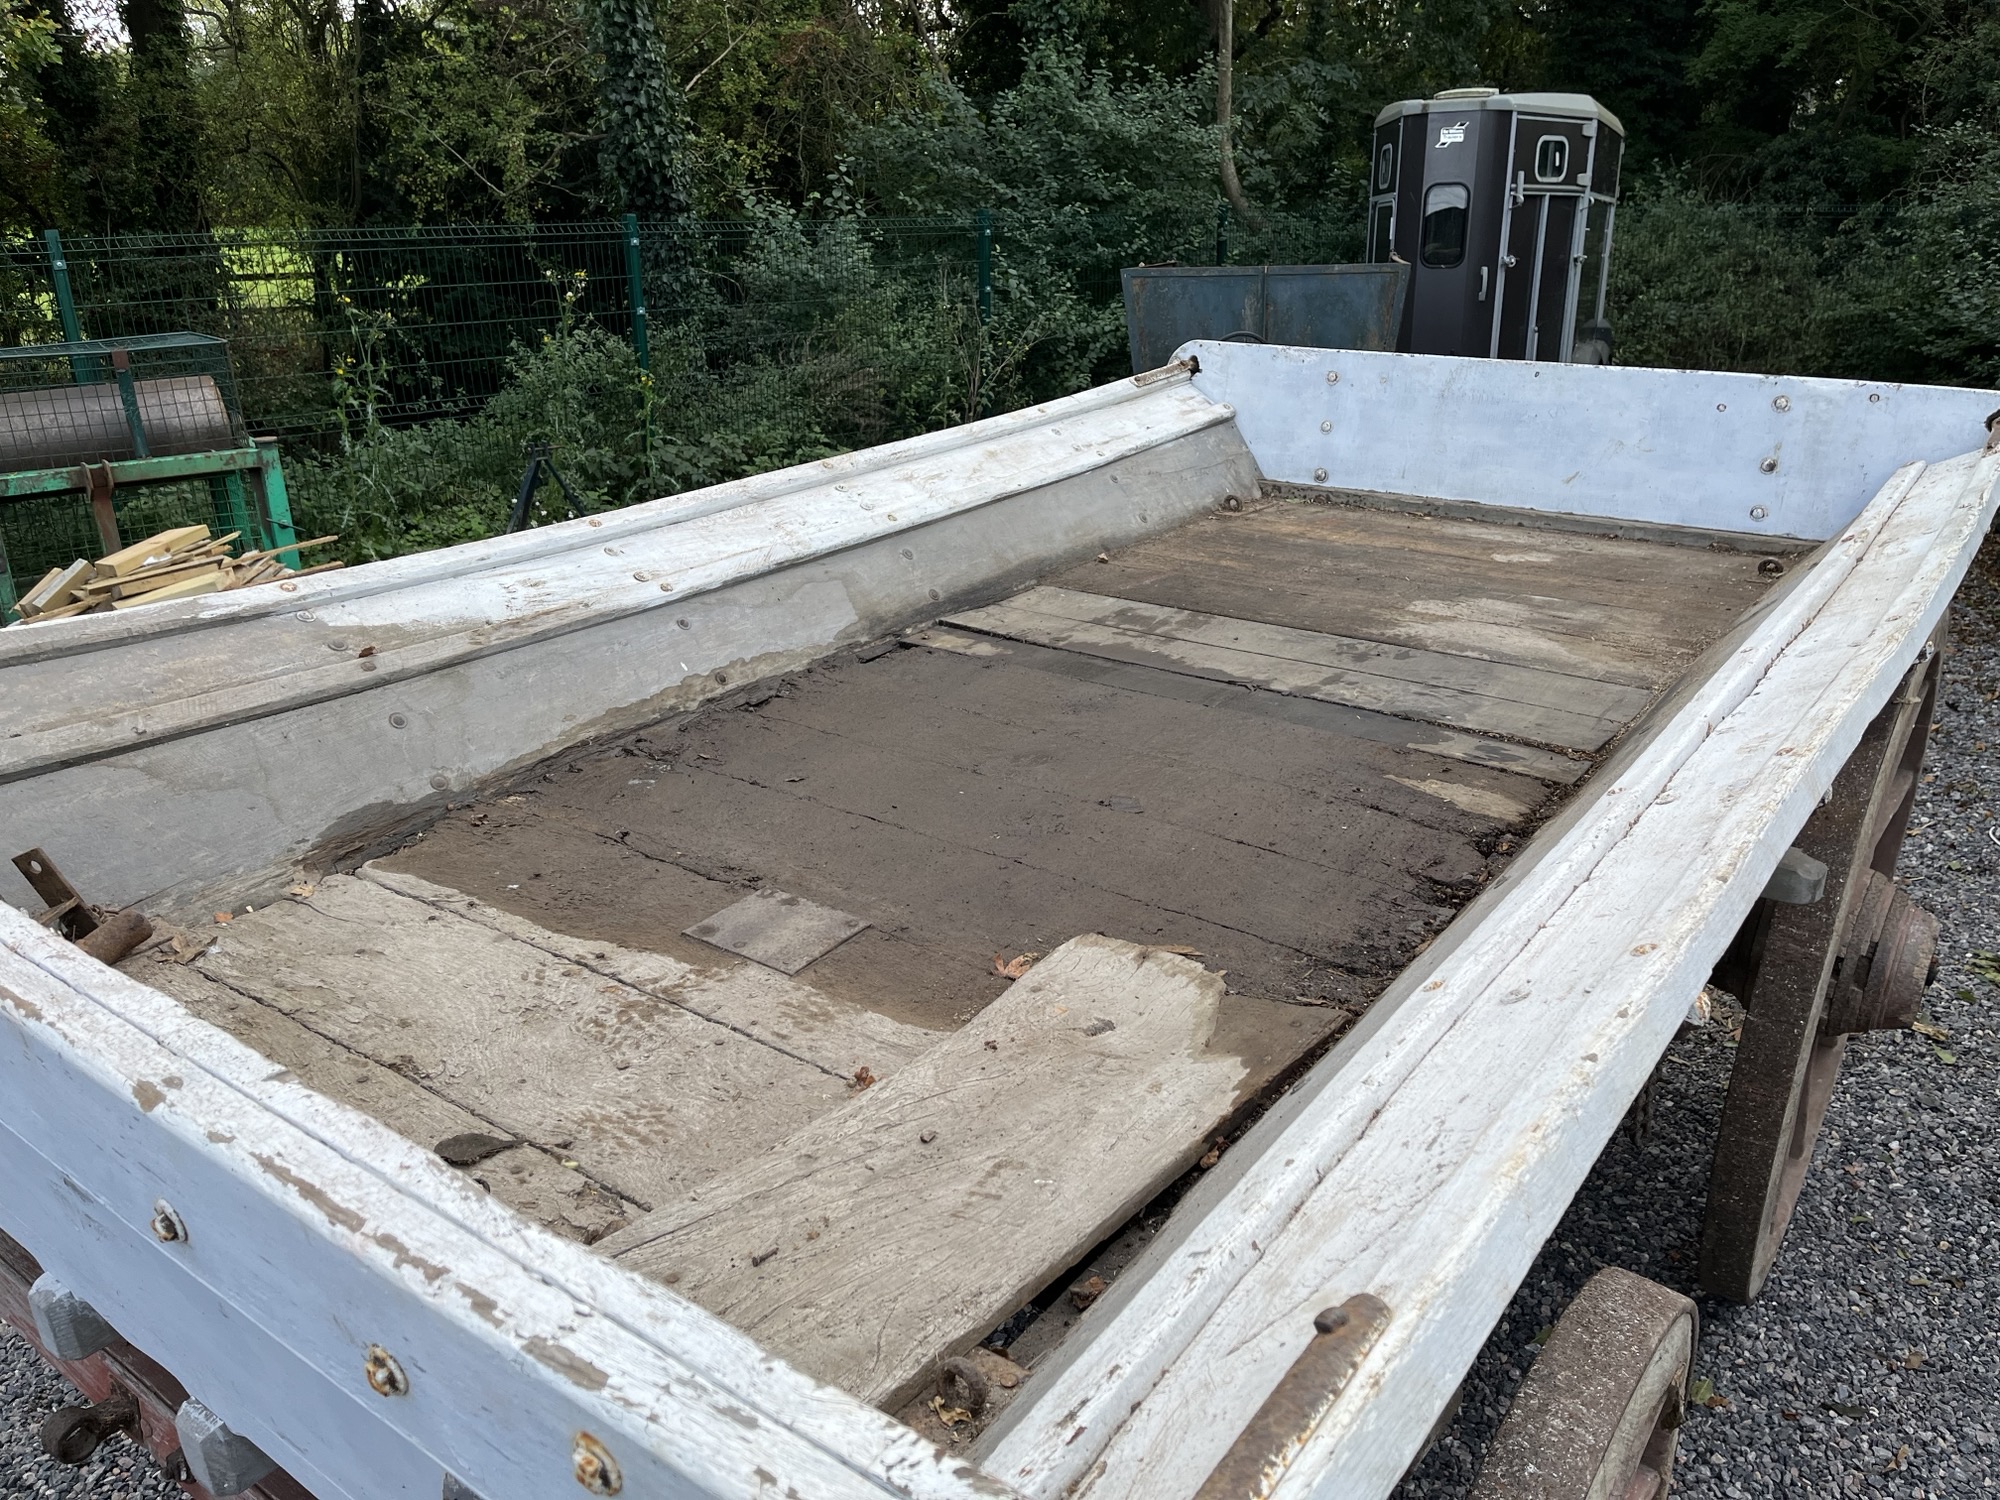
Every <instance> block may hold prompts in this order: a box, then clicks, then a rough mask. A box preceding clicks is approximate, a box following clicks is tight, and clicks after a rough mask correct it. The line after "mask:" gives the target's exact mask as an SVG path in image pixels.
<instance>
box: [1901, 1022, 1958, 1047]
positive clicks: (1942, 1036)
mask: <svg viewBox="0 0 2000 1500" xmlns="http://www.w3.org/2000/svg"><path fill="white" fill-rule="evenodd" d="M1910 1030H1912V1031H1914V1032H1915V1033H1916V1034H1917V1035H1918V1036H1927V1037H1929V1038H1930V1039H1931V1040H1932V1041H1934V1042H1948V1041H1950V1040H1951V1033H1950V1032H1949V1031H1946V1030H1945V1029H1944V1028H1943V1027H1942V1026H1940V1025H1938V1023H1937V1022H1935V1021H1912V1022H1910Z"/></svg>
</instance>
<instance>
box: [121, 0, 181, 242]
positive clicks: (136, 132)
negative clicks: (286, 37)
mask: <svg viewBox="0 0 2000 1500" xmlns="http://www.w3.org/2000/svg"><path fill="white" fill-rule="evenodd" d="M119 15H120V17H121V18H122V19H123V20H124V22H125V31H126V34H127V35H128V36H129V37H130V38H131V43H130V53H129V59H130V60H129V64H128V76H127V78H126V83H125V88H124V91H123V92H122V94H121V95H120V97H119V106H120V107H119V110H118V134H119V137H120V139H119V145H120V147H121V148H122V149H121V150H120V151H119V152H118V155H117V164H118V167H119V168H122V171H120V172H119V173H118V176H119V177H122V179H123V180H122V182H121V183H120V184H119V191H118V192H117V193H116V194H115V195H112V198H111V202H110V203H109V205H108V206H109V207H110V208H111V210H112V212H113V213H114V214H115V215H116V216H117V218H118V221H119V222H118V223H117V227H118V228H119V229H124V230H156V231H162V232H173V231H183V230H189V229H196V228H199V227H200V226H201V224H202V222H203V219H204V215H203V212H202V193H201V187H202V172H201V167H202V162H201V114H200V111H199V109H198V108H197V105H196V100H195V91H194V79H193V76H192V64H193V54H194V44H193V38H192V37H191V36H190V34H189V32H188V19H187V8H186V6H185V4H184V0H121V4H120V5H119ZM106 175H107V177H108V176H110V173H109V172H107V173H106ZM114 180H115V179H114Z"/></svg>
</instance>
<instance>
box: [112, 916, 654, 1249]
mask: <svg viewBox="0 0 2000 1500" xmlns="http://www.w3.org/2000/svg"><path fill="white" fill-rule="evenodd" d="M119 967H120V968H122V969H124V971H125V972H126V973H128V974H130V975H131V976H132V977H133V978H134V979H137V980H138V981H139V982H140V983H142V984H149V985H151V986H152V987H153V988H154V989H156V990H159V991H161V992H163V993H164V994H168V995H171V996H172V997H173V998H174V999H176V1000H178V1001H179V1002H180V1003H181V1004H182V1005H184V1006H186V1007H187V1009H188V1011H189V1012H190V1013H191V1014H193V1015H196V1016H199V1017H200V1018H201V1019H202V1020H204V1021H207V1022H208V1023H209V1024H211V1025H213V1026H219V1027H221V1028H222V1030H224V1031H226V1032H228V1033H229V1034H230V1035H231V1036H233V1037H235V1038H236V1039H237V1040H238V1041H239V1042H243V1043H246V1044H247V1045H249V1046H252V1047H255V1048H256V1049H257V1051H258V1052H260V1053H261V1054H263V1055H264V1056H265V1057H267V1058H269V1059H270V1060H271V1061H272V1062H274V1063H276V1064H277V1065H278V1066H279V1067H281V1068H289V1069H291V1071H292V1072H293V1073H295V1074H297V1075H298V1077H299V1081H300V1082H302V1083H304V1084H305V1085H306V1086H307V1087H308V1088H311V1089H313V1090H315V1091H316V1092H318V1093H321V1094H324V1095H326V1096H327V1098H329V1099H338V1100H339V1101H340V1102H341V1103H343V1104H350V1105H352V1106H354V1108H356V1109H359V1110H364V1111H366V1112H367V1113H368V1114H370V1115H373V1116H374V1117H375V1118H376V1119H378V1120H380V1121H381V1122H382V1123H383V1124H384V1125H387V1126H388V1127H389V1128H390V1129H391V1130H394V1131H395V1132H396V1133H397V1134H399V1135H401V1136H403V1137H404V1138H405V1139H407V1140H411V1141H415V1142H416V1143H417V1144H418V1145H420V1146H425V1147H430V1148H435V1147H436V1145H437V1143H438V1142H440V1141H442V1140H445V1139H447V1138H449V1137H451V1136H455V1135H471V1134H478V1135H496V1134H497V1135H499V1136H501V1137H505V1136H506V1135H507V1134H508V1131H507V1129H506V1127H504V1126H501V1125H499V1124H497V1123H496V1122H495V1121H493V1120H491V1119H488V1118H487V1117H485V1116H484V1115H479V1114H475V1113H473V1112H472V1111H470V1110H468V1109H466V1108H464V1107H463V1106H462V1105H459V1104H456V1103H454V1102H453V1101H452V1100H450V1099H447V1098H446V1097H445V1096H444V1095H443V1094H440V1093H438V1092H437V1091H436V1089H435V1088H434V1087H432V1086H431V1085H430V1083H429V1082H428V1081H426V1080H423V1079H422V1078H421V1077H416V1078H413V1077H410V1076H408V1075H406V1074H404V1073H400V1072H398V1071H397V1070H396V1069H395V1068H393V1067H389V1066H386V1065H385V1064H384V1062H383V1061H382V1060H380V1059H378V1058H375V1057H371V1056H368V1055H367V1054H365V1053H362V1052H358V1051H356V1050H355V1049H354V1048H352V1047H349V1046H346V1045H344V1044H342V1043H340V1042H336V1041H334V1040H332V1039H331V1038H329V1037H325V1036H322V1035H320V1034H319V1033H318V1032H316V1031H313V1030H311V1029H310V1028H309V1027H307V1026H306V1025H305V1024H304V1022H302V1021H300V1020H298V1019H297V1018H295V1017H293V1016H288V1015H286V1014H285V1013H284V1012H283V1011H281V1010H279V1009H277V1008H276V1007H275V1006H272V1005H267V1004H265V1003H264V1002H263V1001H261V1000H255V999H252V998H250V997H249V996H247V995H244V994H241V993H239V992H238V991H236V990H234V989H231V988H230V987H229V986H228V985H226V984H223V983H221V982H220V981H218V980H215V979H211V978H209V977H208V976H207V975H205V974H203V973H202V972H201V971H200V970H198V969H196V968H195V967H193V966H192V965H190V964H181V963H175V962H171V961H167V962H158V961H155V958H154V956H153V955H152V954H150V953H149V954H144V955H141V956H140V957H138V958H133V959H127V960H126V961H125V962H124V963H123V964H121V965H119ZM574 1160H575V1158H574V1157H572V1156H570V1155H569V1153H568V1152H566V1151H564V1152H555V1151H550V1150H549V1149H547V1148H546V1146H537V1145H532V1144H525V1143H524V1144H522V1145H518V1146H512V1147H509V1148H508V1149H507V1150H505V1151H500V1152H497V1153H495V1154H494V1155H493V1156H491V1157H489V1158H487V1159H486V1160H484V1161H482V1162H480V1163H479V1164H478V1165H477V1166H475V1167H472V1168H468V1169H467V1170H468V1172H469V1173H470V1175H472V1176H475V1177H477V1178H478V1179H479V1181H480V1182H482V1183H483V1184H485V1185H486V1186H487V1188H488V1189H489V1190H490V1191H491V1192H492V1194H493V1196H494V1197H496V1198H498V1199H499V1200H500V1201H501V1202H502V1203H505V1204H506V1205H507V1206H508V1207H509V1208H512V1209H515V1210H517V1211H518V1212H520V1213H523V1214H525V1215H527V1216H528V1217H529V1218H531V1219H534V1220H536V1221H537V1222H539V1223H542V1224H545V1225H547V1226H548V1227H549V1228H550V1229H553V1230H555V1231H556V1232H557V1233H558V1234H566V1235H568V1236H570V1237H571V1238H573V1239H579V1240H583V1241H585V1242H586V1243H590V1242H594V1241H596V1240H598V1239H601V1238H602V1237H603V1236H604V1235H605V1234H606V1233H607V1232H609V1231H610V1230H612V1229H614V1228H623V1227H624V1225H625V1224H626V1223H627V1222H629V1220H631V1219H632V1218H635V1217H637V1215H638V1214H639V1213H640V1212H641V1210H639V1209H638V1208H637V1207H635V1206H634V1205H633V1204H631V1203H630V1202H628V1201H626V1200H623V1199H621V1198H619V1197H618V1196H617V1195H616V1194H615V1193H614V1192H613V1191H612V1190H610V1189H609V1188H606V1187H603V1186H601V1185H599V1184H598V1183H596V1182H593V1181H592V1180H591V1179H590V1178H589V1177H588V1176H587V1175H585V1174H584V1172H583V1171H582V1170H581V1167H580V1165H579V1166H566V1165H564V1163H565V1161H574Z"/></svg>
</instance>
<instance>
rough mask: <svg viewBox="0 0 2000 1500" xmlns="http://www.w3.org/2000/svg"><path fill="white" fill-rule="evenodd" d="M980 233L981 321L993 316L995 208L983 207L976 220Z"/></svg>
mask: <svg viewBox="0 0 2000 1500" xmlns="http://www.w3.org/2000/svg"><path fill="white" fill-rule="evenodd" d="M976 223H977V225H978V235H979V321H980V322H982V323H984V322H987V321H988V320H990V319H991V318H992V316H993V210H992V209H990V208H982V209H980V210H979V216H978V219H977V220H976Z"/></svg>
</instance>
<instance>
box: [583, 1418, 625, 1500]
mask: <svg viewBox="0 0 2000 1500" xmlns="http://www.w3.org/2000/svg"><path fill="white" fill-rule="evenodd" d="M570 1463H571V1466H572V1469H573V1471H574V1473H575V1474H576V1482H577V1483H578V1484H580V1485H582V1486H583V1487H584V1488H585V1489H587V1490H589V1491H590V1493H591V1494H593V1495H615V1494H617V1493H618V1492H619V1491H620V1490H622V1489H624V1488H625V1476H624V1474H623V1472H621V1471H620V1469H619V1467H618V1460H617V1459H615V1458H613V1457H612V1456H611V1450H610V1449H609V1448H607V1447H605V1446H604V1444H603V1442H602V1441H601V1440H600V1439H599V1438H598V1437H597V1436H596V1435H595V1434H593V1433H588V1432H579V1433H578V1434H577V1435H576V1441H575V1442H574V1443H572V1444H571V1445H570Z"/></svg>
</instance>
